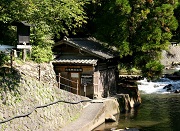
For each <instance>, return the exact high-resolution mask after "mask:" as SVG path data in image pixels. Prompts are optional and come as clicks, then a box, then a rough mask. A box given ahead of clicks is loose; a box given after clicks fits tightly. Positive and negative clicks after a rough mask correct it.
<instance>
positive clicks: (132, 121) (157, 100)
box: [95, 78, 180, 131]
mask: <svg viewBox="0 0 180 131" xmlns="http://www.w3.org/2000/svg"><path fill="white" fill-rule="evenodd" d="M139 83H140V84H139V86H138V88H139V90H140V91H141V97H142V104H141V105H140V106H139V107H138V108H136V109H132V110H131V111H129V112H126V113H120V114H119V115H117V116H116V117H117V119H118V122H114V123H106V124H102V125H101V126H99V127H98V128H97V129H95V130H104V131H110V130H112V129H125V128H126V127H128V128H136V129H138V130H140V131H180V94H176V93H173V92H174V91H175V90H179V89H180V81H172V80H169V79H165V78H163V79H161V80H160V81H158V82H147V81H146V80H142V81H139ZM169 84H171V85H172V86H171V89H168V91H167V89H163V88H164V87H165V86H166V85H169Z"/></svg>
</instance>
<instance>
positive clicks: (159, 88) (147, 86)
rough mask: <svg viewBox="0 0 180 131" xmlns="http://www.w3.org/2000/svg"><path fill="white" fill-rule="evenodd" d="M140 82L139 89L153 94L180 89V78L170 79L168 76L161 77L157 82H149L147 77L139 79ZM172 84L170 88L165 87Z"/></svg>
mask: <svg viewBox="0 0 180 131" xmlns="http://www.w3.org/2000/svg"><path fill="white" fill-rule="evenodd" d="M137 82H138V89H139V90H140V91H142V93H146V94H151V93H160V94H164V93H172V92H175V91H176V90H180V80H178V81H177V80H176V81H174V80H170V79H168V78H161V79H160V80H159V81H157V82H148V81H147V79H144V80H139V81H137ZM169 84H171V85H172V86H171V87H170V90H168V91H167V88H166V89H163V88H164V87H165V86H167V85H169Z"/></svg>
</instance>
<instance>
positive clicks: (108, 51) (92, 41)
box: [58, 37, 117, 59]
mask: <svg viewBox="0 0 180 131" xmlns="http://www.w3.org/2000/svg"><path fill="white" fill-rule="evenodd" d="M60 42H61V43H62V42H66V43H67V44H69V45H71V46H74V47H78V48H80V49H82V50H84V51H86V52H88V53H91V54H94V55H97V56H99V57H101V58H103V59H109V58H113V57H115V56H116V55H115V54H117V50H116V49H115V48H109V47H108V44H107V43H104V42H101V41H99V40H97V39H96V38H94V37H86V38H68V37H64V38H63V40H62V41H60ZM58 45H59V44H58Z"/></svg>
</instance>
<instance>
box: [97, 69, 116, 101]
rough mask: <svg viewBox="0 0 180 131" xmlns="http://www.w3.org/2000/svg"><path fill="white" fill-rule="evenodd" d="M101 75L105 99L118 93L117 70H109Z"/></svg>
mask: <svg viewBox="0 0 180 131" xmlns="http://www.w3.org/2000/svg"><path fill="white" fill-rule="evenodd" d="M100 74H101V76H100V77H101V78H100V79H101V82H102V85H103V87H104V89H103V90H104V92H103V97H109V96H114V95H115V94H116V93H117V92H116V90H117V89H116V86H117V84H116V83H117V82H116V80H117V79H116V77H117V76H116V70H115V69H108V70H104V71H100Z"/></svg>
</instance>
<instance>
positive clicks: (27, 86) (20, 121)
mask: <svg viewBox="0 0 180 131" xmlns="http://www.w3.org/2000/svg"><path fill="white" fill-rule="evenodd" d="M38 66H39V65H38V64H34V63H31V62H27V63H15V62H14V64H13V67H14V68H13V72H9V71H10V70H9V67H6V69H5V68H4V69H5V70H4V73H1V74H4V75H3V76H2V75H1V76H0V83H1V84H0V95H1V96H0V97H1V99H0V129H1V130H2V131H10V130H59V129H60V128H62V127H63V126H65V125H66V124H68V123H70V122H72V121H74V120H75V119H77V118H78V117H79V114H80V112H81V110H82V109H83V106H84V105H85V104H86V103H79V104H70V103H64V102H58V103H56V104H52V105H49V106H45V107H43V108H38V109H35V110H34V111H33V109H34V107H37V106H43V105H46V104H49V103H52V102H56V101H58V100H62V101H70V102H76V101H80V100H84V99H88V98H86V97H82V96H77V95H74V94H72V93H69V92H66V91H63V90H60V89H58V88H57V82H56V76H55V73H54V71H53V68H52V65H51V64H41V81H39V77H38ZM31 111H33V112H32V113H31V114H29V115H28V116H24V117H19V118H15V119H13V120H10V121H8V122H5V123H1V122H3V121H5V120H8V119H9V118H14V117H15V116H20V115H23V114H27V113H29V112H31Z"/></svg>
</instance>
